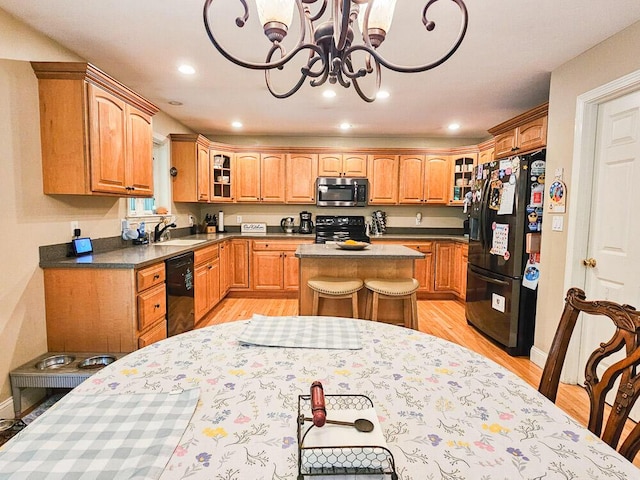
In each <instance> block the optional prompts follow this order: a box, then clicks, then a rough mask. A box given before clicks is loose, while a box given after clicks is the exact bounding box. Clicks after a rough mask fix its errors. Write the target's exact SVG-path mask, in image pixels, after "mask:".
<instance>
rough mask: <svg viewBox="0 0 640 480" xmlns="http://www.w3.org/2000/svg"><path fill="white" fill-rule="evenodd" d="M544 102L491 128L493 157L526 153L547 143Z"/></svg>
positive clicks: (545, 107)
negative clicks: (493, 148)
mask: <svg viewBox="0 0 640 480" xmlns="http://www.w3.org/2000/svg"><path fill="white" fill-rule="evenodd" d="M548 108H549V104H548V103H545V104H542V105H540V106H538V107H535V108H532V109H531V110H528V111H526V112H524V113H523V114H521V115H518V116H517V117H514V118H512V119H510V120H507V121H506V122H503V123H501V124H500V125H497V126H495V127H493V128H491V129H489V133H491V134H492V135H494V137H495V138H494V140H495V150H494V157H495V158H504V157H509V156H512V155H519V154H521V153H527V152H530V151H532V150H535V149H537V148H542V147H544V146H545V145H546V144H547V111H548Z"/></svg>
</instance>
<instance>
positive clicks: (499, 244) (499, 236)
mask: <svg viewBox="0 0 640 480" xmlns="http://www.w3.org/2000/svg"><path fill="white" fill-rule="evenodd" d="M492 228H493V238H492V241H491V250H490V251H489V253H491V254H492V255H498V256H500V257H504V256H505V254H507V255H508V253H509V224H508V223H496V222H494V223H493V225H492ZM508 259H509V258H508V257H507V258H506V260H508Z"/></svg>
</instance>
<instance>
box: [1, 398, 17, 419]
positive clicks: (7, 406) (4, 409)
mask: <svg viewBox="0 0 640 480" xmlns="http://www.w3.org/2000/svg"><path fill="white" fill-rule="evenodd" d="M14 416H15V412H14V411H13V397H9V398H7V399H6V400H5V401H4V402H2V403H0V418H13V417H14Z"/></svg>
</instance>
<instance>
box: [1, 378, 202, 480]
mask: <svg viewBox="0 0 640 480" xmlns="http://www.w3.org/2000/svg"><path fill="white" fill-rule="evenodd" d="M199 395H200V389H197V388H196V389H192V390H185V391H181V392H178V393H149V394H120V395H109V394H100V395H81V394H74V393H73V392H72V393H71V394H69V395H67V396H66V397H65V398H64V399H62V400H61V401H60V402H59V403H58V404H56V405H54V406H53V407H52V408H51V409H50V410H49V411H48V412H46V413H45V414H43V415H42V416H41V417H38V419H36V420H35V421H34V422H33V423H31V425H29V426H28V427H27V428H26V429H24V430H23V431H22V432H20V433H19V434H18V435H16V436H15V437H14V438H13V439H12V440H10V441H9V442H8V443H6V444H5V445H4V446H3V447H2V449H0V478H2V479H3V480H4V479H7V480H18V479H20V480H23V479H24V480H26V479H28V480H41V479H46V480H63V479H64V480H75V479H82V480H86V479H92V480H103V479H104V480H115V479H146V480H149V479H157V478H159V477H160V475H161V474H162V471H163V470H164V467H165V466H166V464H167V462H168V461H169V458H171V455H172V454H173V451H174V450H175V448H176V446H177V445H178V443H179V442H180V438H181V437H182V434H183V433H184V430H185V428H186V427H187V425H188V424H189V420H190V419H191V417H192V415H193V412H194V411H195V408H196V405H197V403H198V397H199ZM17 439H20V440H21V441H20V442H17V441H15V440H17Z"/></svg>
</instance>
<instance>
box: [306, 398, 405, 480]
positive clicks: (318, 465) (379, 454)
mask: <svg viewBox="0 0 640 480" xmlns="http://www.w3.org/2000/svg"><path fill="white" fill-rule="evenodd" d="M325 405H326V408H327V411H331V410H346V409H351V410H365V409H368V408H372V407H373V402H372V401H371V399H370V398H369V397H367V396H365V395H325ZM305 412H307V414H308V415H309V414H310V412H311V396H310V395H299V396H298V478H297V480H304V477H305V476H316V475H372V474H378V475H380V474H382V475H390V476H391V480H398V474H397V473H396V465H395V461H394V459H393V454H392V453H391V452H390V451H389V449H388V448H386V447H383V446H371V445H352V446H344V445H341V446H322V447H317V446H314V447H305V446H304V440H305V437H306V436H307V434H308V433H309V431H310V430H311V429H312V428H317V427H315V426H314V425H313V423H311V422H310V421H309V417H308V416H307V420H305ZM323 428H326V427H323ZM329 428H330V427H329Z"/></svg>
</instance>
